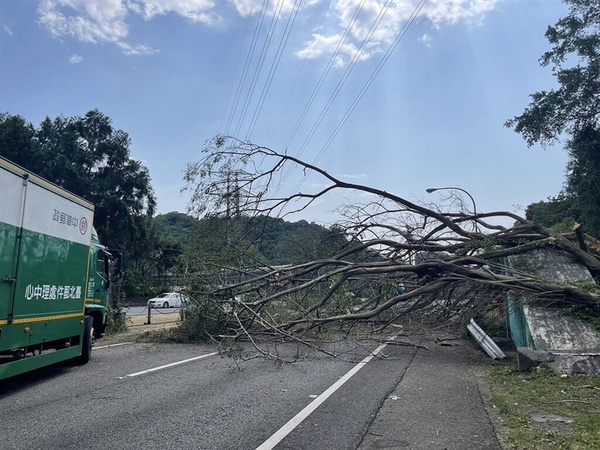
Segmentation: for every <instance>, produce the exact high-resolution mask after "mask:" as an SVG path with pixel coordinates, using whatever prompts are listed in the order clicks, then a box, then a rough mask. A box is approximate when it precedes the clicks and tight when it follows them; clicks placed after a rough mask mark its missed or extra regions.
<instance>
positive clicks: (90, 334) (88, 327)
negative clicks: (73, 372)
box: [75, 316, 94, 364]
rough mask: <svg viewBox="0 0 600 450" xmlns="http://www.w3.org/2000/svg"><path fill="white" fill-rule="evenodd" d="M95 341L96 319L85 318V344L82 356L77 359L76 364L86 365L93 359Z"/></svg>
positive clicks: (82, 344) (82, 346)
mask: <svg viewBox="0 0 600 450" xmlns="http://www.w3.org/2000/svg"><path fill="white" fill-rule="evenodd" d="M93 341H94V318H93V317H92V316H85V322H84V325H83V342H82V343H81V355H80V356H78V357H77V358H75V363H77V364H86V363H87V362H88V361H89V360H90V358H91V357H92V344H93Z"/></svg>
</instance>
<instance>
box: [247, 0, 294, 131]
mask: <svg viewBox="0 0 600 450" xmlns="http://www.w3.org/2000/svg"><path fill="white" fill-rule="evenodd" d="M301 4H302V0H296V1H295V2H294V6H293V9H292V12H291V14H290V16H289V17H288V21H287V23H286V26H285V29H284V31H283V37H282V39H281V40H280V41H279V46H278V48H277V51H276V52H275V58H274V59H273V62H272V63H271V68H270V69H269V73H268V75H267V79H266V80H265V84H264V85H263V89H262V92H261V94H260V97H259V100H258V105H257V107H256V109H255V111H254V114H253V116H252V120H251V121H250V126H249V127H248V131H247V133H246V139H249V138H250V135H251V134H252V132H253V131H254V127H255V126H256V122H257V120H258V117H259V115H260V112H261V111H262V107H263V105H264V102H265V100H266V98H267V93H268V92H269V89H270V87H271V83H272V82H273V77H274V76H275V72H276V71H277V68H278V67H279V62H280V61H281V56H282V55H283V50H284V49H285V46H286V45H287V41H288V39H289V37H290V33H291V31H292V28H293V26H294V23H295V21H296V17H297V15H298V11H299V9H300V5H301Z"/></svg>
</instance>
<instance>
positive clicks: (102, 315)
mask: <svg viewBox="0 0 600 450" xmlns="http://www.w3.org/2000/svg"><path fill="white" fill-rule="evenodd" d="M121 275H122V271H121V253H120V252H119V251H117V250H108V249H107V248H106V247H105V246H104V245H102V244H100V241H99V239H98V233H97V232H96V230H95V229H92V243H91V248H90V259H89V267H88V279H87V284H86V293H85V315H86V316H91V317H92V318H93V326H94V337H95V338H96V339H98V338H101V337H102V336H103V335H104V331H105V330H106V326H107V321H108V314H107V312H108V307H109V306H114V302H115V298H114V297H115V291H114V289H113V288H112V285H113V283H115V282H117V281H119V279H120V278H121Z"/></svg>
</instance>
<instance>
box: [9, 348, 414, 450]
mask: <svg viewBox="0 0 600 450" xmlns="http://www.w3.org/2000/svg"><path fill="white" fill-rule="evenodd" d="M364 344H365V345H364V347H352V348H349V349H347V350H348V352H347V353H346V354H345V355H344V358H343V359H340V358H335V359H334V358H330V357H327V356H325V355H323V354H308V355H305V357H304V358H302V359H301V360H299V361H297V362H295V363H293V364H283V365H279V364H276V363H274V362H273V361H268V360H265V359H263V358H257V359H253V360H250V361H245V362H243V363H241V365H240V366H239V367H238V365H237V364H236V363H235V362H234V361H233V360H232V359H231V358H228V357H222V356H220V355H219V354H215V352H216V348H215V347H211V346H196V345H149V344H127V345H120V346H115V347H108V348H107V347H102V345H101V343H99V344H98V347H97V348H95V349H94V352H93V356H92V360H91V361H90V362H89V363H88V364H87V365H85V366H81V367H77V366H76V367H70V366H59V367H53V368H50V369H45V370H43V371H40V372H37V373H34V374H28V375H25V376H20V377H17V378H13V379H10V380H5V381H3V382H0V383H1V384H0V436H1V437H2V444H1V445H2V448H3V449H6V450H9V449H27V450H33V449H45V450H48V449H77V450H81V449H107V448H115V449H142V448H143V449H207V450H208V449H218V450H227V449H232V450H233V449H256V448H261V449H264V450H266V449H269V448H277V449H314V450H318V449H328V450H329V449H356V448H357V447H358V445H359V444H360V442H361V441H362V439H363V437H364V435H365V433H366V432H367V430H368V427H369V425H370V423H371V421H372V419H373V417H374V415H375V413H376V412H377V411H378V410H379V408H380V407H381V405H382V404H383V402H384V400H385V399H386V398H387V397H388V395H389V394H390V392H392V390H393V389H394V388H395V387H396V385H397V384H398V383H399V381H400V380H401V378H402V377H403V375H404V372H405V371H406V368H407V366H408V365H409V364H410V362H411V361H412V359H413V357H414V355H415V349H414V348H411V347H403V346H388V347H386V348H385V349H384V350H383V353H384V354H385V358H373V359H372V360H370V361H368V362H366V363H365V361H363V358H365V356H367V355H368V354H369V352H370V351H372V350H374V349H375V348H376V347H377V346H378V345H379V344H377V343H373V342H370V343H364ZM272 349H274V347H272ZM341 350H342V348H341V347H340V348H338V349H337V351H341ZM277 351H278V352H280V354H281V355H284V356H288V357H291V356H292V355H294V353H295V352H296V348H294V347H283V346H279V347H278V348H277ZM190 358H196V359H194V360H189V359H190ZM186 360H189V361H187V362H183V363H180V362H182V361H186ZM361 361H363V363H360V362H361ZM174 363H180V364H176V365H171V366H168V367H163V366H165V365H168V364H174ZM154 369H156V370H154ZM346 379H347V381H345V383H342V382H343V381H344V380H346ZM336 387H337V389H336ZM303 410H304V413H305V414H304V415H303V416H298V414H299V413H300V414H302V411H303ZM290 420H292V421H293V423H291V424H288V425H287V426H286V428H285V430H284V431H281V430H280V429H281V427H283V426H284V425H286V423H288V422H289V421H290Z"/></svg>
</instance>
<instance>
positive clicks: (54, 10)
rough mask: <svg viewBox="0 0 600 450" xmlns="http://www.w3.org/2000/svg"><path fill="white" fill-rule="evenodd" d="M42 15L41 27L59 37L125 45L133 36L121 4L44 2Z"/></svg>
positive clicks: (109, 1) (102, 0) (70, 0)
mask: <svg viewBox="0 0 600 450" xmlns="http://www.w3.org/2000/svg"><path fill="white" fill-rule="evenodd" d="M38 14H39V19H38V23H39V24H40V25H41V26H43V27H44V28H46V29H47V30H48V31H49V32H50V33H51V34H52V35H53V36H56V37H61V36H71V37H73V38H75V39H77V40H79V41H82V42H87V43H90V44H97V43H105V42H112V43H117V42H121V41H122V40H123V39H125V38H126V37H127V35H128V34H129V30H128V28H127V24H126V23H125V19H126V17H127V14H128V12H127V8H126V7H125V4H124V3H123V2H122V1H121V0H96V1H85V0H43V1H42V2H41V3H40V5H39V7H38Z"/></svg>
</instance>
